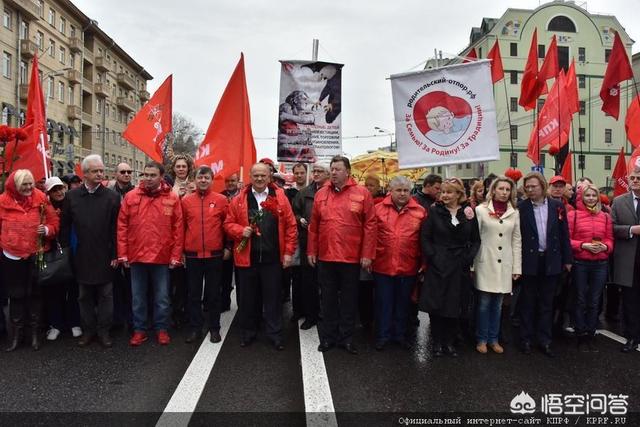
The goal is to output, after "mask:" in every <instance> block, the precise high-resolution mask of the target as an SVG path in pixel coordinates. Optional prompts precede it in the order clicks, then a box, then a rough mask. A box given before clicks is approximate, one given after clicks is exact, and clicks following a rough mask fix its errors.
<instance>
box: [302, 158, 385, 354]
mask: <svg viewBox="0 0 640 427" xmlns="http://www.w3.org/2000/svg"><path fill="white" fill-rule="evenodd" d="M330 169H331V180H330V182H329V183H327V184H326V185H325V186H324V187H322V188H321V189H320V190H318V192H317V193H316V197H315V200H314V202H313V211H312V213H311V221H310V224H309V241H308V243H307V258H308V260H309V265H311V266H312V267H314V266H315V265H316V264H317V265H318V282H319V283H320V289H321V294H322V304H321V311H322V316H321V317H322V322H321V324H320V345H319V346H318V351H322V352H325V351H327V350H329V349H331V348H332V347H333V346H334V345H336V344H338V345H340V346H341V347H343V348H344V349H345V350H346V351H347V352H349V353H351V354H358V350H357V349H356V347H355V346H354V345H353V342H352V338H353V330H354V329H355V318H356V311H357V309H358V277H359V273H360V267H362V268H363V269H365V270H368V271H371V262H372V260H373V258H374V256H375V250H376V245H375V243H376V240H375V239H376V236H375V229H376V218H375V210H374V206H373V199H372V197H371V194H370V193H369V191H368V190H367V189H366V188H364V187H362V186H360V185H357V183H356V182H355V181H354V180H353V178H351V177H350V175H351V164H350V163H349V159H347V158H346V157H344V156H335V157H333V159H331V163H330Z"/></svg>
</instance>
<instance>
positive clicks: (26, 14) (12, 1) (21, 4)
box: [5, 0, 40, 21]
mask: <svg viewBox="0 0 640 427" xmlns="http://www.w3.org/2000/svg"><path fill="white" fill-rule="evenodd" d="M5 3H7V4H9V5H10V6H13V7H14V8H16V9H18V10H19V11H20V13H21V14H22V17H23V18H25V19H26V20H27V21H35V20H37V19H38V18H40V11H39V10H38V5H36V4H35V3H34V2H33V1H32V0H5Z"/></svg>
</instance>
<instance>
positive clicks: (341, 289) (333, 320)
mask: <svg viewBox="0 0 640 427" xmlns="http://www.w3.org/2000/svg"><path fill="white" fill-rule="evenodd" d="M359 275H360V264H349V263H344V262H324V261H319V262H318V282H319V283H320V292H321V293H322V301H321V304H320V311H321V312H322V320H321V322H320V339H321V340H322V341H324V342H328V343H330V344H335V343H338V344H349V343H351V341H352V339H353V330H354V329H355V323H356V313H357V311H358V278H359Z"/></svg>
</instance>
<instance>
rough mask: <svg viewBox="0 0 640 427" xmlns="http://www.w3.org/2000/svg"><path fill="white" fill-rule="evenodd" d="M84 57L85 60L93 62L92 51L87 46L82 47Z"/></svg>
mask: <svg viewBox="0 0 640 427" xmlns="http://www.w3.org/2000/svg"><path fill="white" fill-rule="evenodd" d="M84 59H86V60H87V61H89V62H91V63H92V64H93V52H91V51H90V50H89V49H87V48H84Z"/></svg>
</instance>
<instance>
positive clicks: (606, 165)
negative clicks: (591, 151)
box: [604, 156, 611, 171]
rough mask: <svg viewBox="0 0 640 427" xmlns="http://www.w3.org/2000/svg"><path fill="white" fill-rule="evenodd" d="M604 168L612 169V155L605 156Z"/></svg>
mask: <svg viewBox="0 0 640 427" xmlns="http://www.w3.org/2000/svg"><path fill="white" fill-rule="evenodd" d="M604 170H606V171H610V170H611V156H604Z"/></svg>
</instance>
